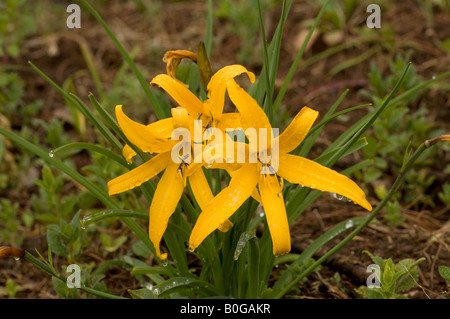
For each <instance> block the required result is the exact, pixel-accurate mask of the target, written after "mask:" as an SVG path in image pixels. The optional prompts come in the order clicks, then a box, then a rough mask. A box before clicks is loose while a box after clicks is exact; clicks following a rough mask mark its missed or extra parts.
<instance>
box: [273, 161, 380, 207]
mask: <svg viewBox="0 0 450 319" xmlns="http://www.w3.org/2000/svg"><path fill="white" fill-rule="evenodd" d="M277 174H278V175H279V176H280V177H282V178H284V179H285V180H287V181H288V182H291V183H293V184H300V185H302V186H306V187H310V188H314V189H318V190H321V191H325V192H331V193H335V194H339V195H342V196H345V197H347V198H348V199H350V200H352V201H353V202H355V203H356V204H358V205H361V206H362V207H364V208H365V209H367V210H369V211H371V210H372V206H371V205H370V203H369V202H368V201H367V200H366V197H365V195H364V192H363V190H362V189H361V188H360V187H359V186H358V185H357V184H356V183H355V182H354V181H352V180H351V179H350V178H348V177H346V176H344V175H342V174H339V173H338V172H336V171H334V170H332V169H330V168H328V167H325V166H322V165H320V164H318V163H316V162H314V161H311V160H309V159H306V158H303V157H300V156H296V155H291V154H282V155H280V167H279V168H278V172H277Z"/></svg>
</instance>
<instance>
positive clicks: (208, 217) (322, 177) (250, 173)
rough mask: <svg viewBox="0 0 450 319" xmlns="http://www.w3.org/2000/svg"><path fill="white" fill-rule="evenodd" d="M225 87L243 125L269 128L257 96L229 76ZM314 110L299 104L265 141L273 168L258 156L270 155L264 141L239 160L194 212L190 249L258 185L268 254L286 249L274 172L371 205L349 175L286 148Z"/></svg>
mask: <svg viewBox="0 0 450 319" xmlns="http://www.w3.org/2000/svg"><path fill="white" fill-rule="evenodd" d="M253 79H254V77H250V80H251V81H253ZM226 88H227V91H228V95H229V97H230V99H231V101H232V102H233V104H234V105H235V106H236V108H237V109H238V110H239V113H240V114H241V123H242V126H243V129H247V128H252V127H253V128H266V129H268V131H269V132H270V130H271V128H272V127H271V125H270V122H269V120H268V118H267V116H266V114H265V113H264V111H263V110H262V108H261V107H259V105H258V104H257V102H256V101H255V100H254V99H253V98H252V97H251V96H250V95H249V94H248V93H247V92H245V91H244V90H243V89H242V88H241V87H240V86H239V85H238V84H237V83H236V82H235V81H234V80H233V79H230V80H229V81H227V83H226ZM317 116H318V112H316V111H314V110H312V109H310V108H308V107H304V108H302V109H301V110H300V112H299V113H298V114H297V116H296V117H295V118H294V119H293V120H292V122H291V123H290V125H289V126H288V127H287V128H286V129H285V130H284V132H283V133H282V134H281V135H279V136H278V137H276V138H274V139H273V140H272V141H271V142H272V143H275V144H277V145H278V147H279V168H278V171H275V169H274V168H273V167H272V166H271V164H270V162H265V161H263V160H262V158H263V157H264V156H267V155H270V151H269V149H270V148H269V147H268V148H266V149H258V154H257V155H258V162H257V163H253V164H252V163H249V164H242V165H241V166H240V168H239V169H238V170H236V171H235V172H234V173H233V175H232V178H231V181H230V183H229V186H228V187H226V188H224V189H223V190H222V191H221V192H220V193H219V194H217V196H215V197H214V199H212V200H211V201H210V202H209V203H208V205H207V206H206V207H205V208H204V209H203V211H202V213H201V214H200V216H199V217H198V219H197V222H196V224H195V226H194V228H193V230H192V233H191V236H190V239H189V249H190V250H191V251H193V250H194V249H195V248H196V247H198V245H200V244H201V242H202V241H203V240H204V239H205V238H206V237H207V236H208V235H209V234H210V233H211V232H213V231H214V230H215V229H217V227H218V225H220V223H222V222H223V221H224V220H226V219H228V218H229V217H231V215H232V214H233V213H234V212H235V211H236V210H237V209H238V208H239V207H240V206H241V205H242V204H243V203H244V201H245V200H246V199H247V198H248V197H250V196H251V194H252V193H253V192H254V190H255V188H256V187H258V189H259V193H260V196H261V201H262V204H263V206H264V210H265V216H266V220H267V225H268V227H269V231H270V234H271V237H272V243H273V254H274V255H283V254H285V253H288V252H289V251H290V249H291V240H290V233H289V224H288V219H287V215H286V208H285V203H284V199H283V194H282V188H283V185H282V182H281V184H280V181H279V179H278V177H280V178H282V179H285V180H287V181H289V182H290V183H293V184H299V185H302V186H306V187H310V188H313V189H318V190H321V191H327V192H332V193H336V194H340V195H342V196H345V197H347V198H348V199H350V200H352V201H353V202H354V203H356V204H359V205H361V206H362V207H364V208H365V209H367V210H369V211H370V210H372V206H371V205H370V203H369V202H368V201H367V200H366V198H365V195H364V192H363V191H362V190H361V189H360V188H359V187H358V185H357V184H356V183H355V182H353V181H352V180H351V179H349V178H348V177H346V176H344V175H342V174H339V173H338V172H336V171H334V170H332V169H330V168H327V167H325V166H322V165H320V164H318V163H317V162H314V161H312V160H309V159H306V158H303V157H300V156H297V155H292V154H289V152H291V151H292V150H294V149H295V148H296V147H297V146H298V145H300V143H301V142H302V141H303V139H304V138H305V136H306V134H307V133H308V131H309V130H310V128H311V126H312V124H313V123H314V121H315V120H316V118H317ZM259 138H262V136H260V134H258V140H259Z"/></svg>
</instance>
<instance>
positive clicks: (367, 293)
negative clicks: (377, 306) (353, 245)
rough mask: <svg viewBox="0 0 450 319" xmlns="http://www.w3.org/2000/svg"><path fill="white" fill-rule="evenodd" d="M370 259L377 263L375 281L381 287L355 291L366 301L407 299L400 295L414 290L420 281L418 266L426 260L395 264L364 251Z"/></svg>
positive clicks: (366, 287) (406, 260)
mask: <svg viewBox="0 0 450 319" xmlns="http://www.w3.org/2000/svg"><path fill="white" fill-rule="evenodd" d="M364 253H366V254H367V255H368V256H369V257H370V259H372V261H373V262H374V263H375V265H376V266H377V268H375V279H376V282H378V283H379V287H377V286H375V285H373V286H370V287H368V286H360V287H359V288H358V289H356V290H355V291H356V292H357V293H358V294H359V295H360V296H362V297H363V298H366V299H406V297H404V296H402V295H399V293H400V292H405V291H407V290H409V289H411V288H413V287H414V286H415V285H416V283H417V280H418V279H419V272H418V265H419V263H421V262H422V261H424V260H425V258H420V259H418V260H413V259H410V258H406V259H403V260H401V261H399V262H398V263H397V264H394V262H393V261H392V259H391V258H389V259H383V258H381V257H379V256H374V255H373V254H371V253H370V252H368V251H364Z"/></svg>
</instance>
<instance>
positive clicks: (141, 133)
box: [116, 105, 176, 153]
mask: <svg viewBox="0 0 450 319" xmlns="http://www.w3.org/2000/svg"><path fill="white" fill-rule="evenodd" d="M116 117H117V122H118V123H119V126H120V128H121V129H122V131H123V133H124V134H125V135H126V137H127V138H128V139H129V140H130V142H131V143H133V144H134V145H136V146H137V147H139V148H140V149H141V150H142V151H144V152H149V153H162V152H167V151H170V150H171V149H172V147H173V146H174V145H175V144H176V141H170V140H167V139H165V138H163V137H160V136H159V135H158V131H157V130H156V129H155V128H157V126H156V125H155V126H149V125H143V124H140V123H138V122H135V121H133V120H132V119H130V118H129V117H128V116H126V115H125V113H123V111H122V105H117V106H116ZM165 124H167V123H165Z"/></svg>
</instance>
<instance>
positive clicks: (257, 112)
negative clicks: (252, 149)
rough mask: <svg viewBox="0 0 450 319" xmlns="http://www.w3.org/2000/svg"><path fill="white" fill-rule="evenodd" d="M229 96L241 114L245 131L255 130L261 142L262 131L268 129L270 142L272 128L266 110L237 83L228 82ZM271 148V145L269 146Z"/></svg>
mask: <svg viewBox="0 0 450 319" xmlns="http://www.w3.org/2000/svg"><path fill="white" fill-rule="evenodd" d="M227 89H228V95H229V97H230V99H231V101H232V102H233V104H234V105H235V106H236V108H237V109H238V110H239V113H241V123H242V127H243V129H244V130H247V129H255V130H256V135H257V136H258V140H259V132H260V129H266V133H267V141H268V142H270V136H271V132H272V126H271V125H270V122H269V119H268V118H267V115H266V113H265V112H264V110H263V109H262V108H261V107H260V106H259V105H258V103H257V102H256V100H255V99H253V98H252V97H251V96H250V95H249V94H248V93H247V92H246V91H245V90H244V89H242V88H241V87H240V86H239V85H238V84H237V83H236V82H235V81H228V82H227ZM268 146H269V144H268Z"/></svg>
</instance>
